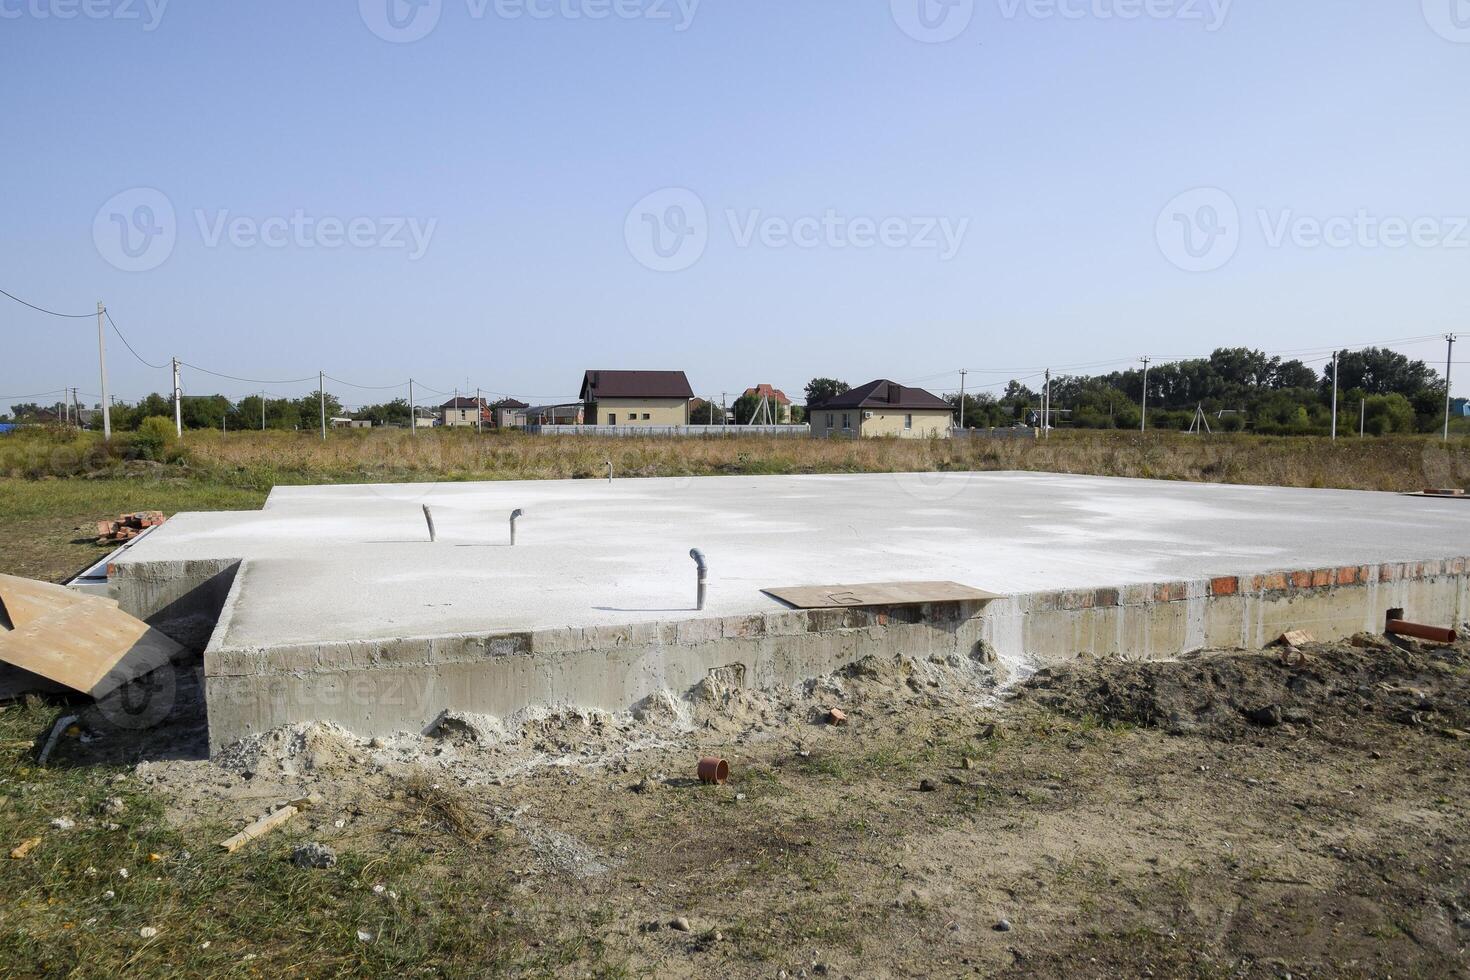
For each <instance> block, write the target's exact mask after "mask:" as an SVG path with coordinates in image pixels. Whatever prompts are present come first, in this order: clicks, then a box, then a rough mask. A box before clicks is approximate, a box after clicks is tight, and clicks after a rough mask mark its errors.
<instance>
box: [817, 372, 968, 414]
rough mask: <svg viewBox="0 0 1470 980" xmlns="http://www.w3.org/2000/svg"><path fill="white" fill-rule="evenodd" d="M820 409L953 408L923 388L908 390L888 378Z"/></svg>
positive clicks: (870, 384) (874, 382)
mask: <svg viewBox="0 0 1470 980" xmlns="http://www.w3.org/2000/svg"><path fill="white" fill-rule="evenodd" d="M820 408H821V409H822V410H823V411H827V410H830V409H834V408H837V409H841V408H903V409H944V410H945V411H950V410H952V409H953V406H952V405H950V403H949V402H947V401H945V400H944V399H943V398H940V397H939V396H938V395H935V394H933V393H931V392H928V391H925V390H924V389H923V388H906V387H904V386H903V385H901V384H898V383H896V382H893V381H889V380H887V379H886V378H880V379H879V380H877V381H869V382H868V383H867V384H865V385H862V386H860V387H857V388H853V389H852V390H851V391H845V392H843V393H842V394H840V395H838V396H836V397H835V398H832V399H831V400H829V401H826V402H823V403H822V405H821V406H820Z"/></svg>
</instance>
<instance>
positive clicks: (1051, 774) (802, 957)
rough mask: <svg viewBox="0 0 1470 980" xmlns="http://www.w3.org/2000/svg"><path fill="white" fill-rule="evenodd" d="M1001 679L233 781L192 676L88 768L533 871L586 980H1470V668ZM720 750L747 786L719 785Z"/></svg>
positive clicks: (864, 680)
mask: <svg viewBox="0 0 1470 980" xmlns="http://www.w3.org/2000/svg"><path fill="white" fill-rule="evenodd" d="M997 682H998V677H997V674H996V668H995V665H993V664H986V663H983V662H970V661H964V662H961V661H957V660H956V661H951V662H942V663H931V662H928V661H919V662H916V661H911V660H897V661H892V662H876V661H865V662H862V663H860V664H857V665H854V666H853V667H851V668H849V669H847V670H845V671H843V672H841V673H839V674H837V675H834V676H832V677H829V678H826V679H824V680H822V681H819V682H812V683H809V684H807V685H803V686H802V687H800V688H797V689H793V690H790V691H785V692H780V693H778V694H757V693H752V692H749V691H743V690H739V689H736V688H733V687H730V686H727V685H726V684H725V683H723V682H722V679H721V678H718V677H713V678H711V679H710V680H708V681H706V682H705V683H704V684H702V685H701V686H700V687H699V688H697V689H696V690H695V691H693V692H690V695H689V696H688V697H687V698H674V697H672V696H670V697H666V698H660V699H655V700H654V701H652V702H651V703H649V704H647V705H645V706H643V708H642V709H640V711H638V712H636V713H635V714H634V715H629V716H608V715H601V714H597V713H592V712H579V711H575V710H566V711H552V712H542V713H538V714H536V715H533V716H527V717H523V718H514V719H507V720H496V719H488V718H475V717H456V718H449V719H446V720H445V722H444V723H443V724H441V725H440V726H439V728H438V729H436V730H435V731H434V732H433V733H431V734H430V735H428V736H420V735H403V736H399V737H396V738H392V739H384V740H375V741H373V742H366V741H362V740H359V739H356V738H353V737H352V736H351V735H349V734H348V733H346V732H343V731H341V730H337V729H333V728H330V727H328V726H309V727H301V728H294V729H286V730H281V731H277V732H272V733H269V734H267V735H265V736H262V737H260V738H257V739H253V740H251V741H249V742H247V743H242V744H240V745H237V746H235V747H234V748H232V749H231V750H230V751H229V752H228V753H226V754H225V755H224V756H222V757H221V758H219V759H217V760H215V761H212V762H211V761H207V760H204V759H202V758H201V755H202V751H203V745H204V738H203V732H204V728H203V724H204V722H203V717H202V713H201V709H200V707H199V704H198V698H197V676H195V675H191V674H188V673H187V672H184V673H181V674H179V675H178V676H177V677H175V678H173V679H172V680H171V681H170V683H174V684H175V685H176V686H175V692H176V697H175V699H174V701H175V704H174V710H173V713H172V714H171V715H170V716H169V717H168V718H167V719H166V720H165V722H164V723H163V724H162V725H161V726H159V727H157V728H153V729H150V730H147V731H146V732H143V733H139V732H137V731H132V730H128V729H123V728H119V727H118V726H117V725H116V724H115V723H113V721H114V719H115V712H114V713H111V714H109V712H107V711H98V710H97V709H92V710H90V711H88V712H87V713H86V716H85V717H84V720H83V729H84V730H85V731H86V732H87V733H88V734H89V738H90V739H91V740H90V741H88V742H87V743H86V744H76V745H68V746H67V747H66V748H65V751H66V752H68V753H72V758H74V759H75V760H76V761H79V762H80V761H82V760H81V756H83V755H85V756H86V757H87V758H88V759H89V760H90V761H104V760H106V761H114V762H117V761H126V762H130V763H131V762H136V767H135V771H136V774H137V777H138V778H139V779H141V780H142V781H143V782H145V783H147V784H150V785H151V786H152V788H153V791H154V792H157V793H159V794H161V795H163V796H164V797H165V798H166V799H167V801H168V802H169V806H170V809H169V814H170V819H171V820H172V821H174V822H175V823H176V824H178V825H180V826H189V825H191V824H195V823H199V822H206V821H215V820H224V821H226V822H230V823H240V824H243V823H244V822H245V821H247V820H249V819H251V818H253V817H254V816H258V815H259V814H260V813H262V812H264V811H265V810H266V809H267V808H268V807H269V806H271V805H272V804H273V803H274V802H277V801H281V800H284V799H288V798H291V797H296V796H301V795H304V794H306V793H308V792H317V793H320V794H321V795H322V798H323V802H322V804H321V805H320V806H318V807H317V808H315V809H313V810H312V811H310V812H309V813H308V814H306V816H305V817H304V818H299V819H298V826H297V827H296V829H295V831H293V833H296V834H298V835H304V836H305V837H307V838H309V839H312V840H319V841H321V842H323V843H326V844H328V845H330V846H331V847H333V848H336V849H337V850H339V851H367V852H372V851H375V850H385V849H389V848H395V847H402V846H413V841H414V835H415V833H417V831H418V829H419V828H420V827H421V826H422V825H423V824H424V823H425V821H433V820H436V819H437V820H440V821H441V822H442V821H444V820H448V821H449V822H450V823H451V824H452V825H453V826H454V827H455V829H456V831H457V833H458V834H459V835H460V837H461V838H462V840H463V845H464V846H463V848H462V849H460V850H458V851H453V852H445V851H443V850H436V849H433V848H425V849H424V852H423V859H422V860H423V864H422V868H421V871H422V873H423V874H424V875H431V876H437V877H440V878H448V879H452V880H463V876H484V875H490V876H501V877H504V878H505V879H506V880H507V881H508V882H510V883H511V885H512V887H511V889H510V894H511V895H512V896H513V900H512V901H511V902H510V903H508V904H507V907H506V908H505V909H504V910H503V914H504V915H505V916H507V917H514V918H515V919H516V920H517V921H519V922H520V923H522V924H523V925H525V926H526V927H527V928H528V929H530V930H532V931H533V932H534V933H535V934H536V935H537V936H539V937H543V938H542V939H538V940H537V942H538V943H539V942H542V941H544V942H546V943H548V944H562V945H563V946H566V948H568V949H569V950H571V952H570V953H569V954H568V956H569V959H568V960H567V964H568V965H567V966H566V967H565V972H566V973H567V974H569V975H586V974H590V973H594V972H606V971H608V969H609V965H610V964H611V965H615V966H616V967H617V968H619V969H622V970H625V971H626V972H627V973H628V974H633V975H651V976H659V977H684V976H721V977H728V976H763V977H779V976H783V975H784V976H787V977H798V976H816V975H831V976H853V977H858V976H861V977H872V976H879V977H882V976H934V975H962V974H982V975H1007V976H1016V975H1020V976H1042V977H1079V976H1080V977H1091V976H1096V977H1116V976H1160V977H1163V976H1201V977H1217V976H1231V977H1234V976H1242V977H1285V976H1364V977H1368V976H1372V977H1384V976H1394V977H1409V976H1426V977H1430V976H1433V977H1443V976H1466V975H1470V956H1467V952H1466V947H1467V942H1470V822H1467V816H1470V804H1467V793H1466V791H1467V788H1470V734H1467V733H1466V732H1467V729H1470V645H1465V644H1462V645H1460V646H1458V647H1436V646H1431V645H1426V644H1420V643H1417V642H1414V641H1396V642H1395V643H1389V642H1387V641H1385V640H1383V639H1382V638H1375V637H1366V636H1365V637H1359V638H1356V639H1355V640H1354V642H1353V643H1344V644H1337V645H1330V646H1328V645H1313V646H1309V647H1307V648H1305V649H1303V650H1301V651H1299V652H1291V653H1283V652H1281V651H1276V650H1269V651H1262V652H1240V651H1223V652H1210V653H1205V654H1201V655H1199V656H1196V657H1193V658H1190V659H1187V660H1184V661H1180V662H1172V663H1147V664H1144V663H1130V662H1124V661H1117V660H1111V661H1101V662H1098V661H1079V662H1078V663H1077V664H1075V665H1074V666H1073V667H1070V668H1068V669H1066V670H1056V671H1043V672H1041V673H1040V674H1038V675H1036V676H1034V677H1031V678H1029V679H1027V680H1025V681H1024V682H1022V683H1019V684H1017V685H1014V686H1011V687H1004V686H1001V687H998V686H997ZM833 707H836V708H840V709H841V711H843V712H845V714H846V715H847V720H846V722H845V723H842V724H833V723H832V721H831V719H830V717H829V709H831V708H833ZM702 755H718V756H720V757H722V758H724V759H726V760H727V761H728V762H729V765H730V772H731V779H730V782H729V783H728V784H726V785H724V786H703V785H700V784H699V782H698V781H697V780H696V779H695V778H694V774H695V763H696V760H697V759H698V758H699V757H700V756H702ZM302 873H304V874H305V873H310V872H302ZM403 887H411V884H410V885H406V886H403ZM495 914H501V910H497V911H496V913H495ZM578 944H585V952H579V950H582V949H583V948H584V947H583V946H579V945H578Z"/></svg>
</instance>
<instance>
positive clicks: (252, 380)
mask: <svg viewBox="0 0 1470 980" xmlns="http://www.w3.org/2000/svg"><path fill="white" fill-rule="evenodd" d="M179 364H180V366H182V367H186V368H193V369H194V370H195V371H199V372H202V373H204V374H210V375H213V376H214V377H216V378H224V379H226V380H227V381H239V382H242V383H244V384H251V385H297V384H305V383H306V382H308V381H316V380H317V379H316V378H289V379H287V380H285V381H262V380H261V379H260V378H237V377H235V376H234V375H233V374H221V373H220V372H218V371H211V370H210V369H209V368H206V367H200V366H199V365H197V364H190V363H189V362H188V361H180V362H179Z"/></svg>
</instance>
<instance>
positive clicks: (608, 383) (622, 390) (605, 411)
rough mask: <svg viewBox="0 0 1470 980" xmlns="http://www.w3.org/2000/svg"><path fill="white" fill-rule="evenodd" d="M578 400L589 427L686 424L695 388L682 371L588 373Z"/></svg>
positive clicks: (583, 377)
mask: <svg viewBox="0 0 1470 980" xmlns="http://www.w3.org/2000/svg"><path fill="white" fill-rule="evenodd" d="M579 397H580V398H581V399H582V403H583V404H584V405H586V406H587V409H586V418H587V424H588V425H623V426H632V425H638V426H644V425H647V426H652V425H688V424H689V402H690V399H692V398H693V397H694V389H693V388H691V387H689V379H688V378H686V377H685V376H684V372H683V371H588V372H587V373H586V374H584V375H583V376H582V392H581V395H580V396H579Z"/></svg>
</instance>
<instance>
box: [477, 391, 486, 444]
mask: <svg viewBox="0 0 1470 980" xmlns="http://www.w3.org/2000/svg"><path fill="white" fill-rule="evenodd" d="M484 422H485V414H484V413H483V412H482V411H480V389H479V388H476V389H475V431H476V432H478V433H480V434H482V435H483V434H484V432H485V425H484Z"/></svg>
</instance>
